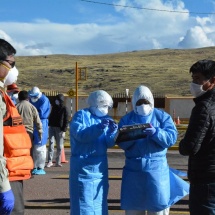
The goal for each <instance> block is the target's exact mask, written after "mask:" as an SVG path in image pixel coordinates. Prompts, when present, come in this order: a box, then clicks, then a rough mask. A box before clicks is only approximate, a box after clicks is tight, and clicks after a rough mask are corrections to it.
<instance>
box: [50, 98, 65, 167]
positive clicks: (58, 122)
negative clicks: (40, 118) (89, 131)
mask: <svg viewBox="0 0 215 215" xmlns="http://www.w3.org/2000/svg"><path fill="white" fill-rule="evenodd" d="M68 123H69V114H68V110H67V108H66V106H65V105H64V95H63V94H58V95H57V96H56V97H55V102H54V104H53V106H52V109H51V113H50V116H49V149H48V163H47V165H46V167H48V168H49V167H51V166H53V163H52V159H53V155H54V143H55V141H56V146H57V153H56V164H55V166H56V167H62V164H61V152H62V149H63V147H64V146H63V143H64V138H65V132H66V130H67V126H68Z"/></svg>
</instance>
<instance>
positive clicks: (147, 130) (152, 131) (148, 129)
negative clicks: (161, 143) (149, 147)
mask: <svg viewBox="0 0 215 215" xmlns="http://www.w3.org/2000/svg"><path fill="white" fill-rule="evenodd" d="M155 132H156V128H155V127H154V126H153V125H151V128H146V129H145V130H143V133H144V134H146V135H147V136H152V135H153V134H154V133H155Z"/></svg>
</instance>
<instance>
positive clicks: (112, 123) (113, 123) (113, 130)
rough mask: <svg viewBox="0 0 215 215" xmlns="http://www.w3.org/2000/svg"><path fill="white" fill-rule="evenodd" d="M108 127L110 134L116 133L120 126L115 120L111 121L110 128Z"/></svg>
mask: <svg viewBox="0 0 215 215" xmlns="http://www.w3.org/2000/svg"><path fill="white" fill-rule="evenodd" d="M108 127H109V132H110V133H114V132H116V131H117V129H118V125H117V124H116V123H115V122H114V121H113V120H110V121H109V126H108Z"/></svg>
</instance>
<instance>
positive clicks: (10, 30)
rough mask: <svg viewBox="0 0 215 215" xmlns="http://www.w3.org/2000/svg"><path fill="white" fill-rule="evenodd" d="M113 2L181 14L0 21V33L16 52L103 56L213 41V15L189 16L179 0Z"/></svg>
mask: <svg viewBox="0 0 215 215" xmlns="http://www.w3.org/2000/svg"><path fill="white" fill-rule="evenodd" d="M116 4H121V5H131V6H135V7H139V8H155V9H157V10H166V11H173V10H175V11H181V12H183V13H173V12H164V11H163V12H161V11H153V10H143V9H134V8H126V7H116V13H117V15H118V16H121V18H120V19H117V18H116V20H121V21H117V22H113V20H114V17H112V16H110V14H109V13H108V14H107V17H109V18H110V19H109V20H106V21H104V22H102V21H100V22H96V23H84V24H59V23H53V22H51V21H49V20H48V19H45V18H40V19H39V18H38V19H35V20H33V22H32V23H30V22H29V23H19V22H0V26H1V27H0V37H3V38H5V39H6V40H9V41H10V42H11V43H12V44H13V45H14V46H15V47H16V49H17V55H45V54H46V55H48V54H74V55H76V54H101V53H114V52H123V51H133V50H144V49H145V50H146V49H159V48H178V47H180V48H197V47H205V46H213V45H214V42H215V33H214V31H215V27H214V26H215V25H214V24H215V18H214V16H210V17H209V16H205V17H203V18H200V17H193V16H190V15H189V13H187V12H188V10H187V9H186V8H185V5H184V3H183V1H180V0H173V1H166V2H165V1H161V0H148V1H143V0H136V1H131V0H130V1H128V0H120V1H116ZM91 20H92V19H91ZM122 20H123V21H122ZM108 23H109V24H108ZM179 41H180V42H179Z"/></svg>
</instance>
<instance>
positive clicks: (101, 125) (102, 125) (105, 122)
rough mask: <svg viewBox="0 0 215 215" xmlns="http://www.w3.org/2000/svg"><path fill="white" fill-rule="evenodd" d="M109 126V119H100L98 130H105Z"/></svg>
mask: <svg viewBox="0 0 215 215" xmlns="http://www.w3.org/2000/svg"><path fill="white" fill-rule="evenodd" d="M108 125H109V119H101V123H99V124H98V127H99V128H100V129H105V128H106V127H108Z"/></svg>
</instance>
